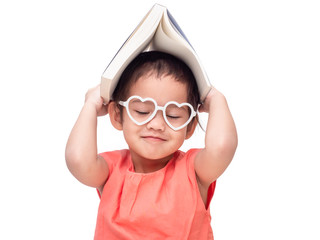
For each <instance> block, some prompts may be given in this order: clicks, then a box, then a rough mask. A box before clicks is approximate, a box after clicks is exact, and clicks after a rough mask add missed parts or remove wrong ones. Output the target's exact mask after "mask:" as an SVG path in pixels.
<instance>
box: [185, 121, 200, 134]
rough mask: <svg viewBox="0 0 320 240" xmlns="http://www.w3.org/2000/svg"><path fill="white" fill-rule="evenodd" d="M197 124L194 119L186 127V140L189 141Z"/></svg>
mask: <svg viewBox="0 0 320 240" xmlns="http://www.w3.org/2000/svg"><path fill="white" fill-rule="evenodd" d="M197 124H198V120H197V119H194V120H193V121H192V122H191V123H190V124H189V125H188V127H187V134H186V139H189V138H190V137H191V136H192V135H193V133H194V130H195V129H196V126H197Z"/></svg>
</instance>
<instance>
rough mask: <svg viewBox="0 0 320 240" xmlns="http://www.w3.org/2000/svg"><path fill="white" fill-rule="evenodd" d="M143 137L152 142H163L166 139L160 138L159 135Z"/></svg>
mask: <svg viewBox="0 0 320 240" xmlns="http://www.w3.org/2000/svg"><path fill="white" fill-rule="evenodd" d="M142 138H143V139H146V140H149V141H153V142H164V141H166V140H165V139H163V138H161V137H157V136H143V137H142Z"/></svg>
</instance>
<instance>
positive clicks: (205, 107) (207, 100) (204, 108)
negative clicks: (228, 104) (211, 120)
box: [199, 87, 221, 113]
mask: <svg viewBox="0 0 320 240" xmlns="http://www.w3.org/2000/svg"><path fill="white" fill-rule="evenodd" d="M216 94H221V93H220V92H219V91H218V90H217V89H216V88H214V87H212V88H211V90H210V92H209V93H208V95H207V97H206V98H205V100H204V103H202V104H201V106H200V107H199V112H206V113H209V108H210V103H211V101H212V100H213V97H214V95H216Z"/></svg>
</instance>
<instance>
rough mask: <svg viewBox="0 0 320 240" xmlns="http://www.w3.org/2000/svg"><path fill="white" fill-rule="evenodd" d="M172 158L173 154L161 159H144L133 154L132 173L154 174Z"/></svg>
mask: <svg viewBox="0 0 320 240" xmlns="http://www.w3.org/2000/svg"><path fill="white" fill-rule="evenodd" d="M172 157H173V154H172V155H170V156H167V157H165V158H163V159H146V158H143V157H140V156H135V154H131V159H132V163H133V166H134V171H135V172H137V173H151V172H156V171H158V170H160V169H162V168H164V167H165V166H166V165H167V163H168V162H169V161H170V159H171V158H172Z"/></svg>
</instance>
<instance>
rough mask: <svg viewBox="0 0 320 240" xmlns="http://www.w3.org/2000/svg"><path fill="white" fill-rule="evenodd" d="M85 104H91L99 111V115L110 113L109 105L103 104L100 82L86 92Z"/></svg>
mask: <svg viewBox="0 0 320 240" xmlns="http://www.w3.org/2000/svg"><path fill="white" fill-rule="evenodd" d="M85 104H91V105H93V106H94V107H95V109H96V111H97V116H104V115H106V114H108V105H105V104H103V99H102V97H101V96H100V84H99V85H98V86H96V87H94V88H91V89H89V90H88V92H87V93H86V97H85Z"/></svg>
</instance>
